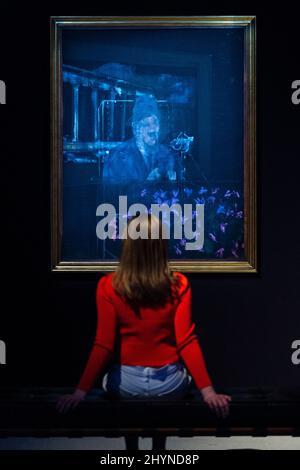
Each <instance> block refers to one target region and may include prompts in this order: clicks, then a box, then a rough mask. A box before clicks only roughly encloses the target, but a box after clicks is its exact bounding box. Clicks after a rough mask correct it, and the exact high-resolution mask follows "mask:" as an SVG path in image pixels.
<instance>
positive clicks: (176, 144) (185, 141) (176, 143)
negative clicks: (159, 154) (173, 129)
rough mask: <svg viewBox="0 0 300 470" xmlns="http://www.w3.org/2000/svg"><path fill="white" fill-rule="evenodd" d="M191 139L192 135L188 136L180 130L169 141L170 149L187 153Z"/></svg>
mask: <svg viewBox="0 0 300 470" xmlns="http://www.w3.org/2000/svg"><path fill="white" fill-rule="evenodd" d="M193 141H194V137H193V136H188V135H187V134H186V133H185V132H182V131H181V132H179V134H178V136H177V137H175V139H173V140H172V141H171V143H170V146H171V147H172V149H174V150H176V151H178V152H181V153H182V154H187V153H188V152H189V150H190V146H191V145H192V143H193Z"/></svg>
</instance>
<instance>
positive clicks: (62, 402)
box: [56, 389, 86, 413]
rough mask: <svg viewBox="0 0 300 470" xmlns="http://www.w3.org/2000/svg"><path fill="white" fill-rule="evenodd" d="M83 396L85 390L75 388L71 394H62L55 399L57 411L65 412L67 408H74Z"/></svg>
mask: <svg viewBox="0 0 300 470" xmlns="http://www.w3.org/2000/svg"><path fill="white" fill-rule="evenodd" d="M85 396H86V392H85V391H84V390H79V389H76V390H75V392H74V393H72V394H69V395H62V396H61V397H60V398H59V400H58V401H57V404H56V409H57V411H59V413H66V412H67V411H68V410H69V409H74V408H76V406H77V405H79V403H80V402H81V401H83V400H84V399H85Z"/></svg>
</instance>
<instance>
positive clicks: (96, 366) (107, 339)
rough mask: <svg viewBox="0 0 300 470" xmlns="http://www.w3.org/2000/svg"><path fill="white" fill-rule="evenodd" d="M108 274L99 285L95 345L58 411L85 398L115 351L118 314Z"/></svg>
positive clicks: (59, 404)
mask: <svg viewBox="0 0 300 470" xmlns="http://www.w3.org/2000/svg"><path fill="white" fill-rule="evenodd" d="M105 282H106V276H103V277H102V278H101V279H100V281H99V283H98V286H97V293H96V302H97V330H96V335H95V340H94V345H93V348H92V351H91V353H90V356H89V359H88V361H87V364H86V366H85V369H84V372H83V374H82V376H81V378H80V381H79V383H78V384H77V387H76V389H75V391H74V393H73V394H70V395H64V396H62V397H61V398H60V399H59V401H58V403H57V409H58V411H61V412H65V411H67V410H68V409H69V408H74V407H75V406H77V405H78V403H80V401H82V400H84V398H85V396H86V394H87V392H88V391H89V390H90V389H91V388H92V386H93V385H94V383H95V380H96V379H97V378H100V377H101V375H102V373H103V372H104V370H105V369H106V366H107V364H108V362H109V361H110V360H111V358H112V356H113V353H114V345H115V337H116V327H117V314H116V310H115V307H114V305H113V303H112V301H111V299H110V298H109V296H108V295H107V293H106V291H105Z"/></svg>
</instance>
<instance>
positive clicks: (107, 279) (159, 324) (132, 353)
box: [97, 272, 189, 367]
mask: <svg viewBox="0 0 300 470" xmlns="http://www.w3.org/2000/svg"><path fill="white" fill-rule="evenodd" d="M114 275H115V273H111V274H108V275H106V276H104V277H102V278H101V280H100V281H99V285H98V289H97V303H99V304H101V303H103V301H104V300H103V297H104V298H105V299H106V302H111V305H112V306H113V309H110V314H111V315H112V316H114V317H115V320H114V321H115V327H116V329H117V333H118V334H117V336H116V338H115V359H116V361H117V362H119V363H120V364H128V365H144V366H153V367H154V366H161V365H165V364H168V363H172V362H175V361H177V360H179V355H178V353H177V346H178V338H177V337H178V335H180V333H181V331H180V321H179V319H177V322H176V312H177V310H178V307H179V306H180V305H181V303H182V302H183V303H184V300H185V294H186V293H187V290H188V289H189V283H188V280H187V278H186V277H185V276H184V275H183V274H182V273H179V272H176V273H173V275H174V277H176V278H177V280H178V288H177V297H176V298H175V300H174V301H173V302H172V301H171V299H169V300H168V301H167V302H166V303H165V305H160V306H155V307H143V306H141V307H140V308H139V310H138V312H137V311H136V310H135V309H133V308H132V307H131V305H130V304H129V303H128V302H127V301H126V299H125V298H124V296H121V295H120V294H118V293H117V292H116V290H115V289H114V287H113V282H112V281H113V277H114ZM186 307H187V306H186ZM103 314H104V312H103ZM186 314H187V315H189V312H186ZM104 315H105V314H104ZM106 315H107V313H106ZM110 320H111V319H110ZM106 323H107V322H106V319H105V318H103V319H102V327H103V328H106V326H105V325H106ZM176 325H177V326H178V330H179V331H176V330H175V327H176ZM176 335H177V337H176ZM112 339H113V338H112ZM98 340H101V333H100V338H98ZM106 344H107V343H106ZM111 348H113V345H112V344H111Z"/></svg>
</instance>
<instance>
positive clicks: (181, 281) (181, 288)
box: [173, 271, 190, 295]
mask: <svg viewBox="0 0 300 470" xmlns="http://www.w3.org/2000/svg"><path fill="white" fill-rule="evenodd" d="M173 277H175V278H176V279H177V282H178V293H179V295H182V294H184V292H186V290H187V289H188V288H189V287H190V282H189V280H188V278H187V277H186V276H185V275H184V274H183V273H181V272H179V271H173Z"/></svg>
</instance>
